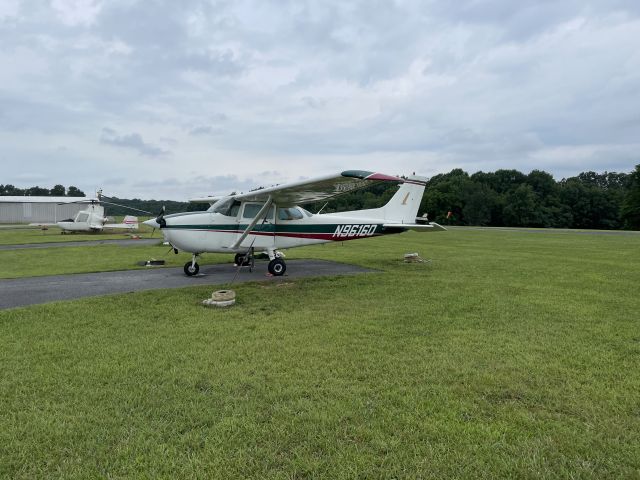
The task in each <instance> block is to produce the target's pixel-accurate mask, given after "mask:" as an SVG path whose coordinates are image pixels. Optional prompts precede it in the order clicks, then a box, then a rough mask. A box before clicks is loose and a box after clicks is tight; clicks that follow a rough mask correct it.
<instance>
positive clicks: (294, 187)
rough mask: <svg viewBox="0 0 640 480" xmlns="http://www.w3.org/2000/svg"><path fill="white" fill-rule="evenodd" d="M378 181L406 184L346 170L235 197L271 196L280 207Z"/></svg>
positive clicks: (255, 198) (397, 179)
mask: <svg viewBox="0 0 640 480" xmlns="http://www.w3.org/2000/svg"><path fill="white" fill-rule="evenodd" d="M378 182H395V183H403V182H404V179H402V178H400V177H393V176H391V175H385V174H383V173H376V172H368V171H364V170H346V171H344V172H341V173H338V174H332V175H326V176H324V177H317V178H312V179H308V180H301V181H299V182H293V183H286V184H283V185H277V186H275V187H269V188H262V189H259V190H254V191H252V192H248V193H241V194H238V195H233V198H234V199H236V200H241V201H250V202H266V201H267V199H268V198H269V197H271V199H272V201H273V202H275V203H276V204H277V205H283V206H286V205H303V204H305V203H311V202H318V201H322V200H327V199H329V198H332V197H335V196H338V195H342V194H344V193H349V192H353V191H354V190H358V189H360V188H364V187H368V186H370V185H373V184H375V183H378Z"/></svg>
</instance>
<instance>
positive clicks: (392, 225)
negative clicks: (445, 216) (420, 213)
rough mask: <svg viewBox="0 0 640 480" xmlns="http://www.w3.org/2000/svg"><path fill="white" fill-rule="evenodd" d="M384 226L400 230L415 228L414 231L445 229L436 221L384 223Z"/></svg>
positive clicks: (438, 230)
mask: <svg viewBox="0 0 640 480" xmlns="http://www.w3.org/2000/svg"><path fill="white" fill-rule="evenodd" d="M382 226H383V227H384V228H397V229H401V230H415V231H416V232H442V231H445V230H446V228H444V227H443V226H442V225H440V224H438V223H436V222H429V223H423V224H419V223H385V224H383V225H382Z"/></svg>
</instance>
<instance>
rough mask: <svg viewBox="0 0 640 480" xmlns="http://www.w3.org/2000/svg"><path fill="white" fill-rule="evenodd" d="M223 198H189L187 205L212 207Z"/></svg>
mask: <svg viewBox="0 0 640 480" xmlns="http://www.w3.org/2000/svg"><path fill="white" fill-rule="evenodd" d="M221 198H225V197H200V198H190V199H189V203H208V204H209V205H213V204H214V203H216V202H217V201H218V200H220V199H221Z"/></svg>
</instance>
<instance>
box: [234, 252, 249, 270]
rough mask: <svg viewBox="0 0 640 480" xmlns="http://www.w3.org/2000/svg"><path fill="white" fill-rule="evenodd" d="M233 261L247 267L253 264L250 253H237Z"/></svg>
mask: <svg viewBox="0 0 640 480" xmlns="http://www.w3.org/2000/svg"><path fill="white" fill-rule="evenodd" d="M233 263H235V264H236V265H242V266H243V267H246V266H248V265H250V264H251V260H249V256H248V255H244V254H242V253H236V257H235V259H234V261H233Z"/></svg>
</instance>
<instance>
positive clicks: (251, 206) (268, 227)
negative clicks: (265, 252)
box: [236, 202, 275, 249]
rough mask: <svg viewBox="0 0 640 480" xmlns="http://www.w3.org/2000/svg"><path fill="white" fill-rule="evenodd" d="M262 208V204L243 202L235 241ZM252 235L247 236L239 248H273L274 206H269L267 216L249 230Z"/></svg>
mask: <svg viewBox="0 0 640 480" xmlns="http://www.w3.org/2000/svg"><path fill="white" fill-rule="evenodd" d="M263 206H264V203H254V202H245V203H243V205H242V209H241V214H240V219H239V225H238V234H237V237H236V239H238V238H240V236H241V235H242V234H243V233H244V231H245V229H246V228H247V227H248V226H249V224H250V223H251V222H252V221H253V220H254V219H255V217H256V215H257V214H258V213H259V212H260V209H262V207H263ZM251 231H252V233H250V234H249V235H247V237H246V238H245V239H244V240H243V242H242V244H241V245H240V247H243V248H249V247H252V246H253V247H254V248H258V249H261V248H273V246H274V243H275V206H274V205H271V207H270V208H269V210H268V211H267V214H266V215H265V216H264V217H263V218H260V219H259V220H258V222H257V223H256V225H255V226H254V227H253V229H252V230H251Z"/></svg>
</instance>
